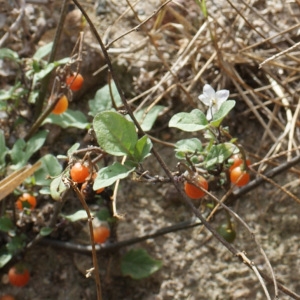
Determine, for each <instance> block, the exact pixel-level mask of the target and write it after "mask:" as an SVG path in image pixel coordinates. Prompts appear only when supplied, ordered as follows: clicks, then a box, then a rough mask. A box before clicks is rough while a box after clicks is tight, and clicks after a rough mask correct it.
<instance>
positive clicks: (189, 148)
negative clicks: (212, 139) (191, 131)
mask: <svg viewBox="0 0 300 300" xmlns="http://www.w3.org/2000/svg"><path fill="white" fill-rule="evenodd" d="M175 151H176V152H182V153H184V154H185V153H186V154H193V153H195V152H198V153H199V152H200V151H202V143H201V141H200V140H199V139H197V138H192V139H184V140H180V141H178V142H177V143H176V144H175Z"/></svg>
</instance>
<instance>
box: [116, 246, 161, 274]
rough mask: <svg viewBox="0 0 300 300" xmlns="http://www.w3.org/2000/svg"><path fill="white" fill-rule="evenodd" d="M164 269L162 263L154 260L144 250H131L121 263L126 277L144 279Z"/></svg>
mask: <svg viewBox="0 0 300 300" xmlns="http://www.w3.org/2000/svg"><path fill="white" fill-rule="evenodd" d="M161 267H162V262H161V261H159V260H155V259H153V258H152V257H151V256H149V255H148V253H147V251H146V250H144V249H136V250H129V251H128V252H127V253H126V254H125V255H124V256H123V257H122V261H121V271H122V274H123V275H124V276H130V277H132V278H133V279H142V278H146V277H148V276H150V275H151V274H153V273H154V272H156V271H158V270H159V269H160V268H161Z"/></svg>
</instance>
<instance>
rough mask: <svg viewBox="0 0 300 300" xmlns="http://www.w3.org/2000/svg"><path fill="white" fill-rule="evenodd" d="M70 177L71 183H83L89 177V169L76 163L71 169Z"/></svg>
mask: <svg viewBox="0 0 300 300" xmlns="http://www.w3.org/2000/svg"><path fill="white" fill-rule="evenodd" d="M70 175H71V178H72V180H73V181H75V182H77V183H83V182H84V181H85V180H86V178H87V177H88V176H89V175H90V171H89V168H88V167H87V166H85V165H84V164H82V163H80V162H77V163H75V165H74V166H73V167H72V168H71V171H70Z"/></svg>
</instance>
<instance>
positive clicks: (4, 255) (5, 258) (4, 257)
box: [0, 249, 13, 269]
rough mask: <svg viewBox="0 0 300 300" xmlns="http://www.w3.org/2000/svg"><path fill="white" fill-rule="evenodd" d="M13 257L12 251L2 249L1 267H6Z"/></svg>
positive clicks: (0, 253) (0, 252) (0, 255)
mask: <svg viewBox="0 0 300 300" xmlns="http://www.w3.org/2000/svg"><path fill="white" fill-rule="evenodd" d="M12 257H13V256H12V254H11V253H8V252H7V251H4V250H3V249H2V251H0V269H1V268H2V267H4V266H5V265H6V264H7V263H8V262H9V261H10V260H11V259H12Z"/></svg>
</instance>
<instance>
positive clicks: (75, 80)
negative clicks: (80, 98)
mask: <svg viewBox="0 0 300 300" xmlns="http://www.w3.org/2000/svg"><path fill="white" fill-rule="evenodd" d="M83 81H84V79H83V77H82V75H81V74H80V73H77V74H75V75H69V76H67V78H66V84H67V85H68V86H69V88H70V89H71V90H72V91H74V92H76V91H79V90H80V89H81V88H82V85H83Z"/></svg>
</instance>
